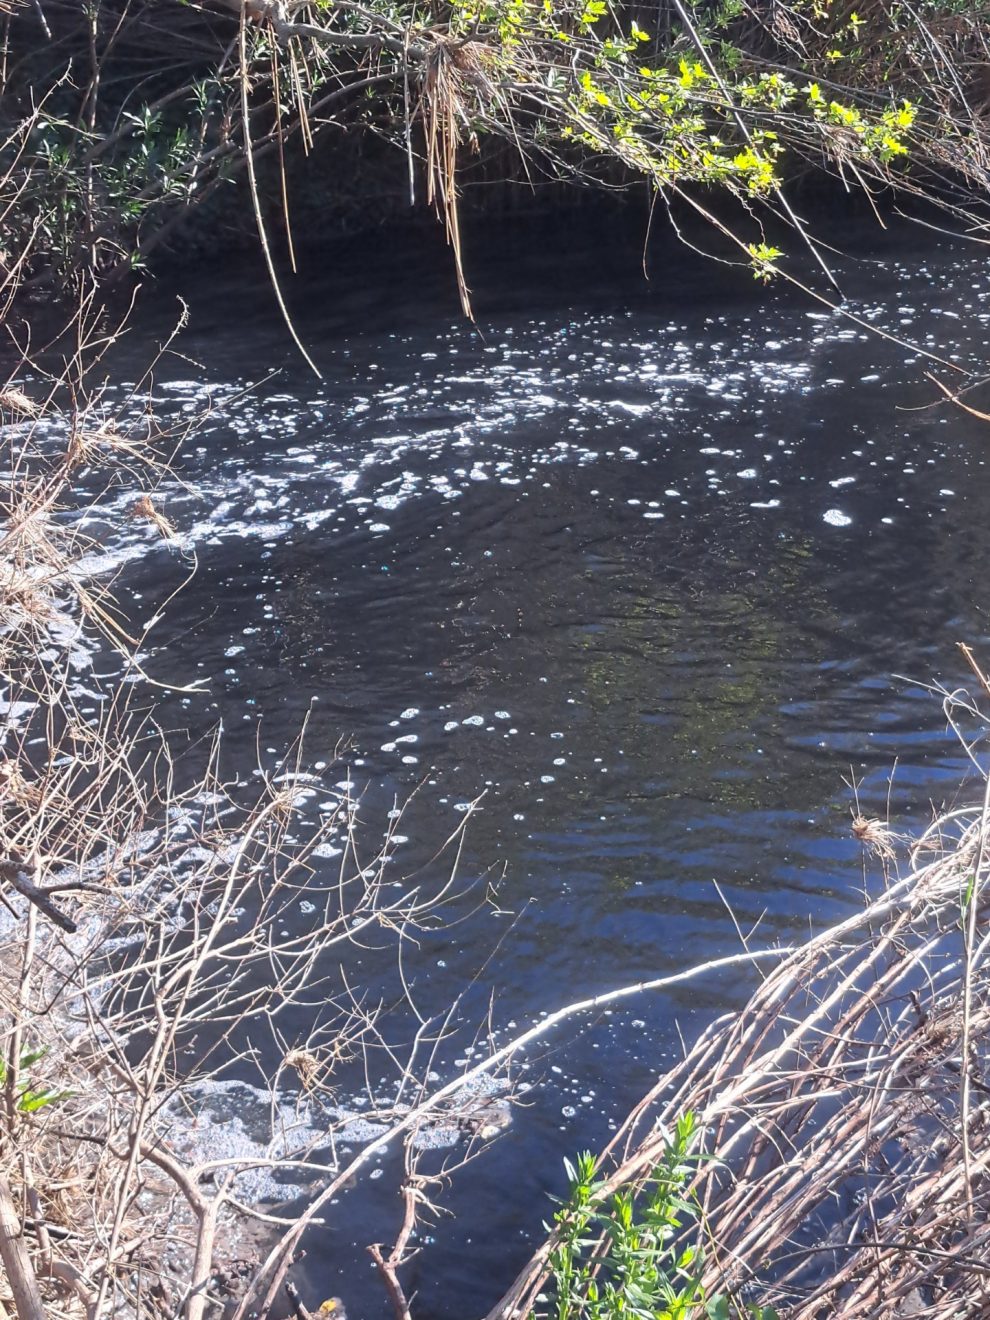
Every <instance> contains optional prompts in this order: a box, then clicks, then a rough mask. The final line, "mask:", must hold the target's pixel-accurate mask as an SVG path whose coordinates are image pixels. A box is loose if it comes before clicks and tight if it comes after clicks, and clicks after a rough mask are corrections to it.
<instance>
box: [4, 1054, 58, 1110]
mask: <svg viewBox="0 0 990 1320" xmlns="http://www.w3.org/2000/svg"><path fill="white" fill-rule="evenodd" d="M47 1053H48V1047H47V1046H42V1047H41V1048H40V1049H30V1048H28V1047H27V1046H25V1048H24V1049H22V1050H21V1052H20V1056H19V1057H18V1060H17V1077H18V1079H19V1080H18V1081H17V1082H16V1083H14V1108H15V1109H16V1110H17V1112H18V1113H19V1114H33V1113H35V1112H36V1111H37V1110H39V1109H44V1108H45V1107H46V1105H57V1104H59V1103H60V1102H61V1101H62V1100H68V1099H69V1097H70V1096H71V1095H72V1092H71V1091H58V1090H56V1089H55V1088H54V1087H49V1086H40V1087H39V1086H38V1085H37V1084H36V1083H35V1082H34V1081H33V1080H32V1078H31V1073H30V1070H31V1069H32V1068H33V1067H34V1065H35V1064H36V1063H40V1062H41V1060H42V1059H43V1058H44V1057H45V1055H46V1054H47ZM11 1080H12V1079H11V1078H10V1070H9V1068H8V1067H7V1063H6V1061H5V1060H4V1059H2V1058H0V1090H4V1091H5V1090H7V1088H8V1084H9V1082H10V1081H11Z"/></svg>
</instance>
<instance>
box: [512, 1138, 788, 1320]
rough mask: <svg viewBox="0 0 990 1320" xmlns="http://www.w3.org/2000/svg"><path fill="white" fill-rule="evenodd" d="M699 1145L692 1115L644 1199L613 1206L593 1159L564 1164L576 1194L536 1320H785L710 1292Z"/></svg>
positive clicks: (562, 1216)
mask: <svg viewBox="0 0 990 1320" xmlns="http://www.w3.org/2000/svg"><path fill="white" fill-rule="evenodd" d="M699 1136H700V1134H699V1132H698V1129H697V1124H696V1119H695V1116H694V1114H693V1113H691V1112H688V1113H685V1114H684V1115H683V1116H682V1117H681V1118H679V1119H678V1121H677V1125H676V1128H675V1131H674V1133H673V1136H672V1138H671V1140H670V1141H669V1142H668V1143H667V1150H666V1153H665V1155H664V1157H663V1159H662V1160H661V1162H660V1163H659V1164H658V1165H657V1167H656V1168H655V1169H654V1170H653V1172H652V1174H651V1175H650V1177H649V1179H648V1180H647V1182H646V1184H645V1186H644V1187H643V1188H642V1190H641V1191H640V1192H639V1193H638V1194H635V1193H633V1192H628V1191H621V1192H617V1193H615V1194H613V1195H612V1196H611V1197H608V1198H604V1197H603V1196H602V1186H603V1184H602V1183H601V1182H600V1181H596V1179H595V1161H594V1158H593V1157H592V1156H591V1154H589V1153H588V1152H584V1153H583V1154H580V1155H578V1157H577V1160H576V1161H575V1163H573V1164H572V1163H571V1161H570V1160H565V1161H564V1167H565V1168H566V1170H567V1175H568V1177H569V1179H570V1192H569V1195H568V1197H567V1199H566V1200H565V1201H564V1202H563V1203H562V1204H561V1208H560V1210H559V1211H558V1212H557V1214H556V1216H555V1223H556V1225H557V1228H558V1231H559V1235H560V1236H559V1241H558V1243H557V1246H556V1247H555V1248H554V1251H553V1253H552V1255H551V1257H550V1270H551V1276H552V1283H551V1287H550V1288H549V1289H548V1291H547V1293H546V1294H544V1295H543V1296H542V1297H541V1299H540V1305H541V1309H540V1311H539V1312H535V1313H534V1314H533V1316H531V1317H530V1320H730V1318H734V1317H752V1320H777V1317H776V1314H775V1312H774V1311H773V1310H772V1309H768V1308H760V1307H753V1306H747V1305H737V1304H736V1303H735V1302H730V1301H729V1299H728V1298H726V1297H721V1296H709V1295H708V1294H707V1293H706V1292H705V1289H704V1287H703V1285H702V1282H701V1276H702V1265H703V1261H704V1252H703V1248H702V1245H701V1243H700V1241H699V1239H700V1226H699V1225H698V1217H699V1207H698V1204H697V1201H696V1199H695V1198H694V1196H693V1195H692V1193H691V1191H690V1182H691V1179H692V1177H693V1175H694V1173H695V1171H696V1169H697V1166H698V1164H699V1163H700V1162H701V1161H702V1160H703V1159H704V1158H705V1156H704V1155H703V1154H702V1153H701V1152H700V1151H699V1149H698V1147H699V1145H700V1141H699Z"/></svg>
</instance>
